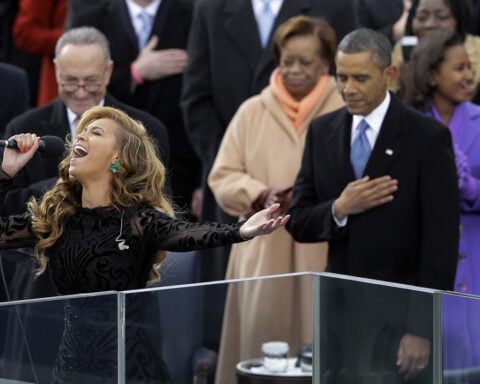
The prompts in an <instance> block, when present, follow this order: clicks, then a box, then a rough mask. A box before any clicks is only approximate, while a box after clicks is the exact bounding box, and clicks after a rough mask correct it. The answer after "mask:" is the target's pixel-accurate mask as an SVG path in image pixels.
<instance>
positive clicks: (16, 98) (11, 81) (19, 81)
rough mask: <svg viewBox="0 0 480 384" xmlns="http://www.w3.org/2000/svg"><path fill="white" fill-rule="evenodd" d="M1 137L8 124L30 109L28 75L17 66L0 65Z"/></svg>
mask: <svg viewBox="0 0 480 384" xmlns="http://www.w3.org/2000/svg"><path fill="white" fill-rule="evenodd" d="M0 84H2V88H3V90H4V92H2V93H0V135H3V133H4V130H5V127H6V125H7V123H8V122H9V121H10V120H12V119H13V118H14V117H15V116H17V115H20V114H21V113H23V112H25V111H26V110H27V109H28V108H29V103H30V93H29V88H28V78H27V73H26V72H25V71H24V70H23V69H22V68H20V67H16V66H15V65H11V64H7V63H0Z"/></svg>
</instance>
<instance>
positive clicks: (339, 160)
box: [323, 108, 355, 186]
mask: <svg viewBox="0 0 480 384" xmlns="http://www.w3.org/2000/svg"><path fill="white" fill-rule="evenodd" d="M330 127H331V128H330V132H329V134H328V136H327V138H326V140H325V147H324V149H323V150H324V151H325V153H326V154H327V158H328V163H329V164H330V165H331V167H332V169H334V170H335V172H333V174H334V175H335V177H336V178H337V183H338V184H339V185H343V186H344V185H346V184H347V183H349V182H350V181H352V180H354V179H355V176H354V174H353V168H352V165H351V163H350V136H351V127H352V115H350V114H349V113H348V111H347V109H346V108H344V109H343V110H342V111H341V112H340V113H339V114H338V117H337V118H336V120H335V121H332V123H331V124H330Z"/></svg>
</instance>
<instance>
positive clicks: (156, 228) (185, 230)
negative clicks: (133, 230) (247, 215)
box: [135, 208, 246, 252]
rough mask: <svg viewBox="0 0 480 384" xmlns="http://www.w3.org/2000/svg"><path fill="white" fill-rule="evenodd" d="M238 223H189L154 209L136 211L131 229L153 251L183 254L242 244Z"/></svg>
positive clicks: (242, 239)
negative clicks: (149, 245) (147, 242)
mask: <svg viewBox="0 0 480 384" xmlns="http://www.w3.org/2000/svg"><path fill="white" fill-rule="evenodd" d="M241 225H242V223H235V224H218V223H193V222H189V221H186V220H181V219H173V218H171V217H168V216H167V215H165V214H163V213H161V212H158V211H156V210H154V209H151V208H147V209H143V210H141V211H140V212H138V214H137V216H136V217H135V226H136V227H137V230H138V232H139V233H141V234H142V235H143V237H144V239H145V240H146V241H149V242H152V243H153V244H155V246H156V247H157V249H162V250H166V251H178V252H185V251H191V250H196V249H203V248H212V247H218V246H222V245H227V244H232V243H239V242H242V241H245V240H246V239H244V238H242V236H241V235H240V231H239V228H240V226H241Z"/></svg>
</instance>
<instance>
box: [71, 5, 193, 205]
mask: <svg viewBox="0 0 480 384" xmlns="http://www.w3.org/2000/svg"><path fill="white" fill-rule="evenodd" d="M78 3H80V2H78ZM79 5H81V7H78V10H77V11H76V12H75V13H74V14H72V15H71V25H72V26H73V27H79V26H84V25H90V26H93V27H95V28H97V29H99V30H100V31H102V32H103V33H104V34H105V36H106V37H107V39H108V41H109V43H110V51H111V54H112V60H113V61H114V63H115V67H114V68H113V73H112V78H111V80H110V83H109V85H108V90H109V92H111V93H112V95H113V96H114V97H116V98H117V99H118V100H120V101H121V102H124V103H126V104H129V105H131V106H133V107H136V108H139V109H142V110H144V111H147V112H148V113H150V114H152V115H153V116H155V117H157V118H158V119H159V120H160V121H162V122H163V123H164V124H165V126H166V127H167V129H168V133H169V139H170V141H169V144H170V151H171V162H170V170H169V175H170V182H171V187H172V193H173V199H174V202H175V203H176V204H177V205H179V206H180V207H181V208H182V209H184V210H187V211H188V210H189V209H190V205H191V200H192V194H193V192H194V190H195V189H196V188H198V187H199V185H200V172H201V167H200V162H199V160H198V157H197V156H196V154H195V152H194V151H193V149H192V147H191V145H190V141H189V139H188V137H187V134H186V132H185V127H184V124H183V117H182V112H181V110H180V105H179V104H180V93H181V89H182V74H183V71H184V68H185V65H186V62H187V52H186V46H187V40H188V33H189V31H190V24H191V20H192V13H193V6H192V3H191V1H189V0H162V1H159V0H129V1H127V0H119V1H105V0H104V1H101V2H95V3H89V4H84V1H83V0H82V1H81V4H79ZM142 12H146V13H147V15H148V17H150V21H151V29H150V30H149V32H148V42H147V44H146V45H145V46H144V47H142V46H141V44H142V40H141V39H139V35H140V34H141V28H142V23H141V22H140V20H139V17H140V14H141V13H142Z"/></svg>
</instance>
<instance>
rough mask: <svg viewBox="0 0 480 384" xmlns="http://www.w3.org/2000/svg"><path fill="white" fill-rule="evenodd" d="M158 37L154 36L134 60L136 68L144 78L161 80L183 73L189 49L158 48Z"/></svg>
mask: <svg viewBox="0 0 480 384" xmlns="http://www.w3.org/2000/svg"><path fill="white" fill-rule="evenodd" d="M157 44H158V37H157V36H152V38H151V39H150V41H149V42H148V43H147V45H146V46H145V48H143V49H142V51H141V52H140V54H139V55H138V57H137V59H136V60H135V62H134V65H135V69H136V70H137V72H138V73H139V74H140V76H141V77H142V79H144V80H150V81H153V80H159V79H162V78H164V77H168V76H172V75H178V74H180V73H183V71H184V70H185V67H186V66H187V59H188V55H187V51H186V50H184V49H177V48H171V49H160V50H157V49H156V46H157Z"/></svg>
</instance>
